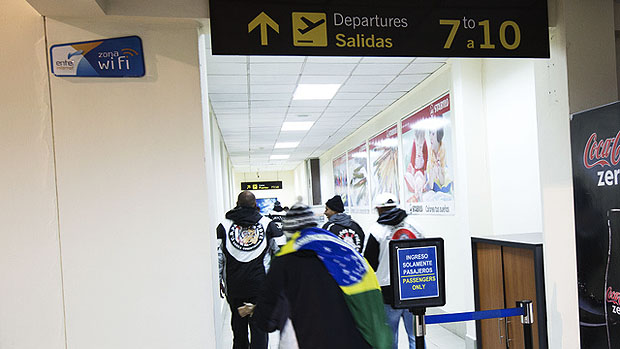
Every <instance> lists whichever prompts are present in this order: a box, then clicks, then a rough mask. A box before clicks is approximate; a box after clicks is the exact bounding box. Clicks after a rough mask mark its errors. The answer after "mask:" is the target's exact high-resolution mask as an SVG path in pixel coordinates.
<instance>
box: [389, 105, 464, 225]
mask: <svg viewBox="0 0 620 349" xmlns="http://www.w3.org/2000/svg"><path fill="white" fill-rule="evenodd" d="M401 126H402V142H403V143H402V144H403V178H404V184H405V205H404V206H405V208H406V210H407V211H408V212H409V213H412V214H429V215H437V214H439V215H447V214H454V173H453V168H454V161H453V158H454V154H453V147H452V126H451V119H450V94H446V95H444V96H442V97H440V98H439V99H437V100H435V101H433V102H432V103H430V104H429V105H427V106H425V107H423V108H422V109H420V110H418V111H417V112H415V113H413V114H411V115H409V116H407V117H406V118H405V119H403V120H402V121H401Z"/></svg>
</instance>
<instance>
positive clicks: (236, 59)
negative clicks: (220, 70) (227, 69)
mask: <svg viewBox="0 0 620 349" xmlns="http://www.w3.org/2000/svg"><path fill="white" fill-rule="evenodd" d="M209 53H211V52H209ZM247 59H248V57H247V56H230V55H213V54H208V55H207V64H208V63H209V62H221V63H246V62H247Z"/></svg>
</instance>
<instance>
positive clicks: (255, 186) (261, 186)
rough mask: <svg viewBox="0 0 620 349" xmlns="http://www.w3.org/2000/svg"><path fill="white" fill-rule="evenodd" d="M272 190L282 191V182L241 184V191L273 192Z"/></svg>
mask: <svg viewBox="0 0 620 349" xmlns="http://www.w3.org/2000/svg"><path fill="white" fill-rule="evenodd" d="M271 189H282V181H270V182H241V190H271Z"/></svg>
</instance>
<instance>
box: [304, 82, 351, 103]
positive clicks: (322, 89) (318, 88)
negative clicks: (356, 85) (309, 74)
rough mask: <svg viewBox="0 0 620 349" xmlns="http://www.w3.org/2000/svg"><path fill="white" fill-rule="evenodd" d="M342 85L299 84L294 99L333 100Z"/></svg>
mask: <svg viewBox="0 0 620 349" xmlns="http://www.w3.org/2000/svg"><path fill="white" fill-rule="evenodd" d="M340 86H341V84H299V85H297V89H296V90H295V94H293V99H298V100H299V99H332V98H334V95H335V94H336V92H338V89H339V88H340Z"/></svg>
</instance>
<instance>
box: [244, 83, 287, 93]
mask: <svg viewBox="0 0 620 349" xmlns="http://www.w3.org/2000/svg"><path fill="white" fill-rule="evenodd" d="M295 87H297V85H294V84H273V85H258V84H256V85H250V93H289V94H291V95H292V94H293V92H295Z"/></svg>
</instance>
